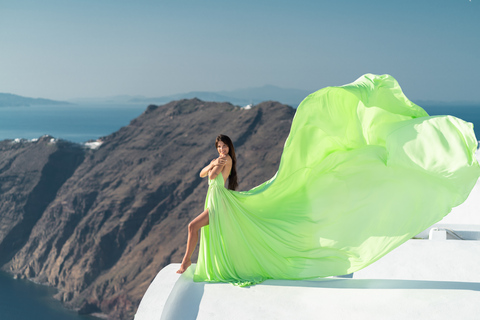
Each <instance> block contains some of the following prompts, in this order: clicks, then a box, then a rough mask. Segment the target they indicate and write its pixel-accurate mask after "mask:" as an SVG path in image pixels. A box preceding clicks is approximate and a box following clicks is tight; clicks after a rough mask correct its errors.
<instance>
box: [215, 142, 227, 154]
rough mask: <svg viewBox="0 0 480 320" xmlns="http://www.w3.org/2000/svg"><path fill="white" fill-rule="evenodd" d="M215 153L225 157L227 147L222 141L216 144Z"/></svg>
mask: <svg viewBox="0 0 480 320" xmlns="http://www.w3.org/2000/svg"><path fill="white" fill-rule="evenodd" d="M217 151H218V154H219V155H227V154H228V146H227V144H226V143H224V142H223V141H218V142H217Z"/></svg>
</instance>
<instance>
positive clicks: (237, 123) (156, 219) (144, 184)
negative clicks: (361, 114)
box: [0, 99, 295, 320]
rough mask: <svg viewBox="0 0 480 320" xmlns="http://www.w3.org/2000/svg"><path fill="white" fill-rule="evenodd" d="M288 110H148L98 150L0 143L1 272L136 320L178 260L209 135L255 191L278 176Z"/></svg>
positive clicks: (83, 308)
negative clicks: (221, 143) (221, 139)
mask: <svg viewBox="0 0 480 320" xmlns="http://www.w3.org/2000/svg"><path fill="white" fill-rule="evenodd" d="M294 113H295V110H294V109H293V108H291V107H289V106H287V105H283V104H280V103H278V102H263V103H259V104H258V105H256V106H255V107H253V108H251V109H248V110H246V109H243V108H239V107H236V106H234V105H232V104H230V103H217V102H204V101H201V100H199V99H189V100H180V101H173V102H170V103H167V104H165V105H161V106H156V105H150V106H149V107H148V108H147V109H146V111H145V112H144V113H143V114H142V115H140V116H139V117H138V118H136V119H134V120H132V121H131V123H130V124H129V125H128V126H126V127H123V128H122V129H120V130H119V131H117V132H115V133H113V134H111V135H109V136H107V137H104V138H102V145H101V146H100V147H99V148H98V149H96V150H92V149H86V148H84V147H82V146H79V145H76V144H72V143H67V142H63V141H56V140H54V139H53V138H52V137H48V136H47V137H42V138H41V139H39V140H38V141H33V142H31V141H11V140H8V141H3V142H1V143H0V189H1V190H2V193H1V202H0V226H1V227H0V257H1V259H0V264H1V266H2V269H3V270H4V271H7V272H10V273H11V274H14V275H15V276H16V277H20V278H27V279H30V280H33V281H36V282H39V283H43V284H46V285H50V286H53V287H56V288H57V289H58V294H57V295H56V297H57V298H58V299H59V300H60V301H62V302H63V304H64V305H65V306H67V307H69V308H73V309H76V310H78V312H79V313H82V314H96V313H102V314H106V315H108V318H109V319H121V320H123V319H132V318H133V315H134V313H135V310H136V308H137V306H138V303H139V302H140V300H141V298H142V296H143V294H144V292H145V291H146V289H147V287H148V285H149V284H150V282H151V281H152V280H153V278H154V277H155V275H156V274H157V273H158V271H159V270H160V269H162V268H163V267H164V266H166V265H168V264H169V263H171V262H180V261H181V259H182V256H183V253H184V251H185V245H186V240H187V225H188V223H189V221H190V220H191V219H192V218H194V217H195V216H196V215H198V214H199V213H200V212H201V211H202V210H203V205H204V200H205V196H206V191H207V181H206V180H205V179H201V178H200V177H199V175H198V173H199V172H200V170H201V168H203V167H204V166H205V165H206V164H208V163H209V162H210V160H211V159H213V158H214V157H216V150H215V147H214V141H215V137H216V136H217V135H218V134H219V133H224V134H227V135H229V136H230V137H231V138H232V140H233V141H234V143H235V147H236V152H237V163H238V168H237V171H238V174H239V181H240V185H239V189H240V190H246V189H250V188H252V187H254V186H256V185H258V184H260V183H262V182H264V181H266V180H268V179H269V178H271V177H272V176H273V175H274V174H275V172H276V170H277V169H278V165H279V161H280V155H281V152H282V149H283V145H284V143H285V139H286V137H287V135H288V132H289V130H290V126H291V121H292V118H293V116H294ZM194 258H195V257H194Z"/></svg>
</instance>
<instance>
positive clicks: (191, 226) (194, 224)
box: [188, 220, 200, 232]
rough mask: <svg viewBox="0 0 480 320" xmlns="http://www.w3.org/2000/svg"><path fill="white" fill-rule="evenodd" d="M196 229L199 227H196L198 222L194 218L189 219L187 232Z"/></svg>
mask: <svg viewBox="0 0 480 320" xmlns="http://www.w3.org/2000/svg"><path fill="white" fill-rule="evenodd" d="M198 229H200V228H199V227H198V223H196V221H195V220H193V221H190V223H189V224H188V232H195V231H198Z"/></svg>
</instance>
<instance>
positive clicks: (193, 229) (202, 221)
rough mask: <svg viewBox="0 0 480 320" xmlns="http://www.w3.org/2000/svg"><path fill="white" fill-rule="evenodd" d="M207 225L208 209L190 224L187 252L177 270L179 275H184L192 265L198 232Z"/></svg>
mask: <svg viewBox="0 0 480 320" xmlns="http://www.w3.org/2000/svg"><path fill="white" fill-rule="evenodd" d="M206 225H208V209H207V210H205V211H203V212H202V213H200V214H199V215H198V216H197V217H196V218H195V219H193V220H192V221H191V222H190V223H189V224H188V240H187V250H186V252H185V256H184V257H183V260H182V264H181V265H180V269H178V270H177V273H184V272H185V270H187V268H188V267H190V265H191V264H192V261H191V260H190V258H191V257H192V254H193V251H194V250H195V247H196V246H197V242H198V231H199V230H200V228H201V227H204V226H206Z"/></svg>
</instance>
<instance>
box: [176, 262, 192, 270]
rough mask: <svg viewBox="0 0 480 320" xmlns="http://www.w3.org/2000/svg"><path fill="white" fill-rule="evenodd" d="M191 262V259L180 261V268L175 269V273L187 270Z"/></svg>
mask: <svg viewBox="0 0 480 320" xmlns="http://www.w3.org/2000/svg"><path fill="white" fill-rule="evenodd" d="M191 264H192V261H191V260H190V259H189V260H184V261H182V264H181V265H180V269H178V270H177V273H184V272H185V270H187V268H188V267H190V265H191Z"/></svg>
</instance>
